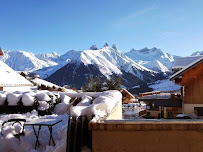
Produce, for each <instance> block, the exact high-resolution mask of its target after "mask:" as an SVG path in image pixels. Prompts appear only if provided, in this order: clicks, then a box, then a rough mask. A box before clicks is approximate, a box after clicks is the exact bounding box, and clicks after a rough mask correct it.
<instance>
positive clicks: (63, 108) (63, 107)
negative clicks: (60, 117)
mask: <svg viewBox="0 0 203 152" xmlns="http://www.w3.org/2000/svg"><path fill="white" fill-rule="evenodd" d="M70 100H71V98H70V97H69V96H67V95H63V96H61V103H59V104H57V105H56V106H55V108H54V112H55V113H56V114H64V113H66V112H67V110H68V105H69V104H70Z"/></svg>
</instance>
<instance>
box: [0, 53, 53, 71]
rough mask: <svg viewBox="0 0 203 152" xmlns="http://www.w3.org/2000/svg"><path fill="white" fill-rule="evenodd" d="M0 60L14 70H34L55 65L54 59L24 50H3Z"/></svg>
mask: <svg viewBox="0 0 203 152" xmlns="http://www.w3.org/2000/svg"><path fill="white" fill-rule="evenodd" d="M0 60H1V61H3V62H5V63H6V64H8V65H9V66H10V67H11V68H12V69H14V70H16V71H34V70H37V69H41V68H44V67H50V66H53V65H57V63H56V62H54V61H51V60H45V59H40V58H39V57H38V56H37V55H35V54H33V53H31V52H25V51H4V56H2V57H0Z"/></svg>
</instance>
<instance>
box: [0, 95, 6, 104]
mask: <svg viewBox="0 0 203 152" xmlns="http://www.w3.org/2000/svg"><path fill="white" fill-rule="evenodd" d="M6 97H7V96H6V94H0V106H1V105H4V103H5V101H6Z"/></svg>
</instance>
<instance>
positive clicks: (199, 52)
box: [191, 51, 203, 56]
mask: <svg viewBox="0 0 203 152" xmlns="http://www.w3.org/2000/svg"><path fill="white" fill-rule="evenodd" d="M199 55H203V51H196V52H194V53H193V54H192V55H191V56H199Z"/></svg>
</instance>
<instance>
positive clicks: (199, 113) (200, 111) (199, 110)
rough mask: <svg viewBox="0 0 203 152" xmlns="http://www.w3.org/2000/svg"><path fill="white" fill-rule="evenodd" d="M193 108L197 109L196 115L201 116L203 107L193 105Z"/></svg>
mask: <svg viewBox="0 0 203 152" xmlns="http://www.w3.org/2000/svg"><path fill="white" fill-rule="evenodd" d="M194 110H197V115H198V116H203V107H194Z"/></svg>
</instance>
